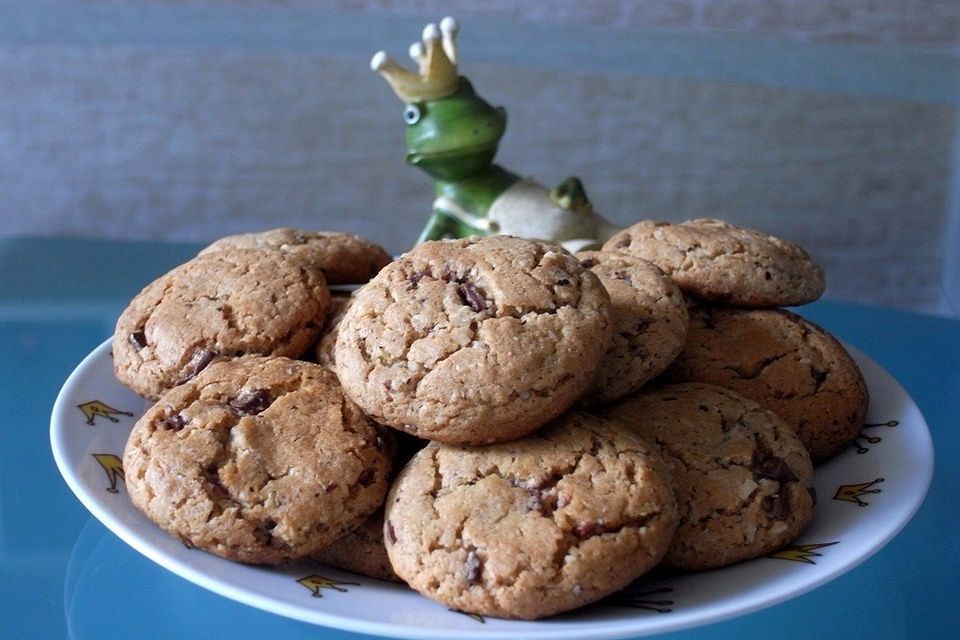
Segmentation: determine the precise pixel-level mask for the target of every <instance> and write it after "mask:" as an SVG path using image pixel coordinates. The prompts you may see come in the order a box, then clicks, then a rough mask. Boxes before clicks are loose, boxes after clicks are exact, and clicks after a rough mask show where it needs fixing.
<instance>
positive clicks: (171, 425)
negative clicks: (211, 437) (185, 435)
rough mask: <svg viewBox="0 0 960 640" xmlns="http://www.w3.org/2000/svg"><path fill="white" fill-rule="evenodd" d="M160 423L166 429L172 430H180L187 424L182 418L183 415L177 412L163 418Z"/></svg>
mask: <svg viewBox="0 0 960 640" xmlns="http://www.w3.org/2000/svg"><path fill="white" fill-rule="evenodd" d="M160 424H162V425H163V426H164V428H166V429H170V430H172V431H180V430H181V429H183V428H184V427H185V426H186V425H187V421H186V420H184V419H183V416H182V415H180V414H179V413H178V414H176V415H172V416H169V417H167V418H164V419H163V420H162V421H161V422H160Z"/></svg>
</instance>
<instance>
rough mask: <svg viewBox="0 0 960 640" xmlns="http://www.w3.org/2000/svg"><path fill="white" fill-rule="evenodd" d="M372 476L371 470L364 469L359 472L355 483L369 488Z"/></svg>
mask: <svg viewBox="0 0 960 640" xmlns="http://www.w3.org/2000/svg"><path fill="white" fill-rule="evenodd" d="M373 476H374V473H373V469H364V470H363V471H361V472H360V475H359V476H357V482H359V483H360V484H361V485H363V486H365V487H368V486H370V483H371V482H372V481H373Z"/></svg>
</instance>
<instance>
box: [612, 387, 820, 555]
mask: <svg viewBox="0 0 960 640" xmlns="http://www.w3.org/2000/svg"><path fill="white" fill-rule="evenodd" d="M602 415H603V416H604V417H609V418H613V419H615V420H619V421H620V422H622V423H624V424H626V425H627V426H628V427H629V428H630V429H632V430H633V431H634V432H635V433H637V434H638V435H640V436H642V437H644V438H647V439H648V440H650V441H651V442H656V443H657V444H658V445H659V446H660V447H661V448H662V451H663V453H664V455H665V457H666V459H667V462H668V463H669V465H670V467H671V470H672V473H673V480H674V487H675V489H676V496H677V504H678V505H679V509H680V526H679V527H678V528H677V532H676V534H675V535H674V537H673V543H672V544H671V546H670V550H669V551H668V552H667V555H666V557H665V558H664V560H663V563H664V565H665V566H669V567H674V568H678V569H691V570H692V569H712V568H716V567H723V566H726V565H729V564H733V563H735V562H739V561H740V560H747V559H749V558H755V557H758V556H762V555H765V554H767V553H770V552H771V551H774V550H775V549H778V548H779V547H782V546H783V545H785V544H787V543H789V542H791V541H793V540H794V539H795V538H796V537H797V536H798V535H799V534H800V532H801V531H802V530H803V528H804V526H806V524H807V522H808V521H809V520H810V518H811V516H812V515H813V504H814V492H813V488H812V487H813V485H812V482H813V466H812V465H811V462H810V456H809V455H808V454H807V450H806V449H805V448H804V447H803V444H802V443H801V442H800V440H799V438H797V436H796V435H795V434H794V433H793V432H792V431H791V430H790V428H789V427H787V425H786V424H784V423H783V421H782V420H780V418H778V417H777V416H776V415H775V414H774V413H773V412H771V411H767V410H765V409H763V408H762V407H760V405H758V404H757V403H756V402H753V401H752V400H748V399H746V398H744V397H743V396H739V395H737V394H736V393H734V392H732V391H729V390H727V389H723V388H721V387H716V386H713V385H706V384H696V383H690V384H678V385H666V386H662V387H656V388H653V389H651V390H645V391H642V392H641V393H639V394H638V395H636V396H634V397H631V398H628V399H626V400H622V401H620V402H619V403H617V404H615V405H613V406H611V407H610V408H608V409H606V410H604V411H603V412H602Z"/></svg>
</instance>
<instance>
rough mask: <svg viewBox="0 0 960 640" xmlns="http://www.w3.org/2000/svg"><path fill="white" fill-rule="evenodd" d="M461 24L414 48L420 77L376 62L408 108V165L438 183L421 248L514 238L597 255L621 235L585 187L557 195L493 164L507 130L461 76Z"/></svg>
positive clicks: (568, 183)
mask: <svg viewBox="0 0 960 640" xmlns="http://www.w3.org/2000/svg"><path fill="white" fill-rule="evenodd" d="M456 31H457V27H456V23H455V22H454V21H453V20H452V19H450V18H444V20H443V21H442V22H441V23H440V27H439V28H437V27H436V26H435V25H432V24H431V25H427V28H426V29H424V34H423V41H422V43H416V44H414V45H413V46H412V47H411V51H410V55H411V57H413V59H414V60H415V61H416V62H418V64H419V67H420V73H419V75H415V74H413V73H411V72H409V71H407V70H406V69H404V68H402V67H400V66H399V65H397V64H396V63H395V62H393V61H392V60H390V59H389V58H387V56H386V55H385V54H384V53H383V52H380V53H378V54H376V55H375V56H374V58H373V60H372V61H371V67H372V68H373V69H374V70H376V71H379V72H380V73H381V75H383V76H384V77H385V78H386V79H387V81H388V82H389V83H390V84H391V86H392V87H393V89H394V92H395V93H396V94H397V95H398V96H399V97H400V98H401V99H402V100H403V101H404V103H405V104H404V109H403V120H404V122H405V123H406V126H407V130H406V145H407V154H406V160H407V163H408V164H410V165H413V166H415V167H418V168H420V169H422V170H423V171H425V172H426V173H427V174H428V175H430V177H431V178H433V181H434V186H435V199H434V201H433V206H432V211H431V215H430V219H429V221H428V222H427V225H426V227H425V228H424V229H423V232H422V233H421V234H420V238H419V240H418V242H424V241H427V240H437V239H440V238H461V237H467V236H471V235H488V234H498V233H500V234H509V235H516V236H522V237H527V238H538V239H544V240H553V241H557V242H561V243H562V244H564V246H566V247H567V248H568V249H570V250H573V251H576V250H580V249H583V248H590V247H596V246H598V245H599V244H601V243H602V242H603V241H604V240H605V239H606V238H608V237H610V236H611V235H613V233H615V232H616V231H617V230H618V227H615V226H613V225H611V224H609V223H608V222H607V221H606V220H604V219H603V218H602V217H601V216H599V215H598V214H596V213H595V212H594V211H593V207H592V206H591V204H590V201H589V199H588V198H587V195H586V192H585V190H584V188H583V185H582V184H581V182H580V180H579V179H577V178H575V177H571V178H567V179H566V180H564V181H563V182H562V183H560V184H559V185H558V186H556V187H554V188H553V189H549V188H547V187H545V186H543V185H541V184H540V183H538V182H535V181H533V180H530V179H527V178H523V177H521V176H519V175H517V174H516V173H513V172H511V171H508V170H507V169H504V168H503V167H501V166H500V165H498V164H496V163H494V161H493V160H494V156H495V155H496V153H497V147H498V145H499V143H500V139H501V138H502V137H503V134H504V131H505V130H506V125H507V114H506V111H505V110H504V109H503V107H494V106H492V105H490V104H489V103H488V102H487V101H486V100H484V99H483V98H482V97H480V96H479V95H478V94H477V93H476V91H475V90H474V88H473V85H472V84H471V83H470V81H469V80H468V79H467V78H465V77H463V76H460V75H459V74H458V73H457V69H456V60H457V58H456V56H457V52H456V45H455V35H456Z"/></svg>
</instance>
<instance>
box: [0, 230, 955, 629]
mask: <svg viewBox="0 0 960 640" xmlns="http://www.w3.org/2000/svg"><path fill="white" fill-rule="evenodd" d="M197 249H198V247H197V246H196V245H187V244H162V243H138V242H122V243H121V242H110V241H99V240H96V241H95V240H82V241H81V240H14V241H0V367H2V368H0V398H2V400H3V406H4V410H3V411H2V412H0V637H3V638H17V639H20V638H62V637H66V636H69V637H72V638H78V639H80V638H160V637H163V638H173V637H176V638H183V639H189V638H203V639H204V640H209V639H210V638H220V637H225V636H227V637H238V638H249V637H272V638H293V637H297V638H303V637H307V638H347V639H351V638H363V637H364V636H358V635H355V634H347V633H343V632H340V631H337V630H330V629H324V628H321V627H314V626H311V625H307V624H303V623H299V622H295V621H292V620H288V619H285V618H281V617H278V616H275V615H272V614H269V613H264V612H262V611H259V610H256V609H253V608H250V607H247V606H244V605H241V604H238V603H235V602H233V601H230V600H227V599H225V598H223V597H221V596H218V595H215V594H212V593H210V592H207V591H205V590H203V589H201V588H200V587H197V586H194V585H193V584H191V583H189V582H187V581H185V580H183V579H181V578H179V577H177V576H175V575H174V574H172V573H170V572H168V571H166V570H164V569H161V568H159V567H158V566H156V565H154V564H153V563H152V562H150V561H149V560H147V559H146V558H144V557H142V556H140V555H139V554H138V553H137V552H136V551H134V550H133V549H131V548H129V547H128V546H127V545H126V544H124V543H123V542H121V541H120V540H119V539H118V538H117V537H115V536H114V535H113V534H112V533H110V532H109V531H107V530H106V529H105V528H104V527H103V526H102V525H100V524H99V522H97V521H96V520H94V519H93V518H92V517H91V516H90V515H89V514H88V513H87V512H86V511H85V510H84V508H83V507H82V506H81V505H80V503H79V502H78V501H77V499H76V498H74V496H73V494H72V493H70V491H69V489H68V488H67V486H66V484H65V483H64V482H63V480H62V479H61V478H60V474H59V473H58V471H57V469H56V466H55V465H54V462H53V458H52V455H51V453H50V445H49V439H48V429H49V415H50V409H51V407H52V405H53V401H54V398H55V397H56V394H57V392H58V390H59V389H60V386H61V384H62V383H63V381H64V380H65V379H66V377H67V375H68V374H69V373H70V371H71V370H72V369H73V368H74V366H75V365H76V364H77V363H78V362H79V361H80V359H81V358H82V357H83V356H85V355H86V354H87V353H88V352H90V351H91V350H92V349H93V348H94V347H95V346H96V345H98V344H99V343H100V342H102V341H103V340H104V339H105V338H107V337H108V336H109V335H111V333H112V330H113V323H114V320H115V318H116V316H117V314H119V312H120V311H121V310H122V309H123V307H124V306H125V304H126V302H127V301H128V300H129V299H130V298H131V297H132V296H133V295H134V294H136V293H137V291H139V290H140V288H142V287H143V285H145V284H146V283H147V282H149V281H150V280H152V279H153V278H154V277H156V276H158V275H160V274H161V273H163V272H164V271H166V270H168V269H169V268H171V267H172V266H174V265H176V264H179V263H180V262H183V261H184V260H186V259H188V258H189V257H191V256H192V255H194V253H195V252H196V250H197ZM802 312H803V314H804V315H805V316H807V317H808V318H810V319H812V320H814V321H815V322H817V323H819V324H821V325H822V326H824V327H826V328H827V329H828V330H830V331H831V332H833V333H834V334H835V335H837V336H839V337H840V338H842V339H844V340H846V341H848V342H849V343H851V344H853V345H854V346H856V347H858V348H859V349H861V350H862V351H864V352H866V353H867V354H869V355H871V356H872V357H873V358H874V359H875V360H877V361H878V362H879V363H880V364H881V365H882V366H883V367H885V368H886V369H887V370H888V371H890V372H891V373H892V374H893V375H894V376H895V377H896V378H897V379H898V380H899V381H900V382H901V383H902V384H903V385H904V387H906V389H907V390H908V391H909V393H910V394H911V395H912V396H913V398H914V399H915V400H916V402H917V404H918V405H919V406H920V409H921V410H922V411H923V413H924V415H925V417H926V419H927V421H928V423H929V425H930V430H931V432H932V434H933V441H934V447H935V450H936V456H937V465H936V470H935V473H934V478H933V485H932V487H931V490H930V493H929V495H928V497H927V499H926V502H925V503H924V505H923V506H922V507H921V509H920V511H919V513H918V514H917V515H916V517H915V518H914V519H913V521H911V522H910V524H909V525H907V527H906V528H905V529H904V530H903V532H901V533H900V535H899V536H897V538H895V539H894V540H893V541H892V542H891V543H890V544H889V545H888V546H886V547H885V548H884V549H883V550H882V551H880V552H879V553H878V554H877V555H875V556H874V557H872V558H871V559H870V560H868V561H867V562H865V563H864V564H863V565H861V566H859V567H858V568H856V569H855V570H853V571H851V572H850V573H848V574H846V575H844V576H842V577H841V578H839V579H837V580H835V581H833V582H831V583H829V584H827V585H825V586H823V587H821V588H819V589H816V590H815V591H813V592H811V593H808V594H806V595H804V596H801V597H799V598H796V599H794V600H790V601H788V602H786V603H783V604H780V605H777V606H775V607H771V608H769V609H766V610H763V611H760V612H758V613H754V614H752V615H748V616H744V617H741V618H737V619H734V620H730V621H727V622H722V623H718V624H714V625H711V626H708V627H703V628H700V629H694V630H690V631H686V632H678V633H673V634H669V636H668V637H670V638H672V639H673V638H675V639H676V640H680V639H682V638H700V637H711V638H804V639H806V640H814V639H817V638H824V639H828V638H829V639H830V640H833V639H835V638H838V637H846V638H870V639H871V640H882V639H887V638H912V637H923V638H948V637H949V638H955V637H958V636H960V607H958V596H957V580H958V579H960V551H958V541H960V518H958V516H957V513H956V511H955V509H956V508H957V507H958V506H960V466H958V464H957V462H956V461H957V460H958V459H960V439H958V438H957V435H956V431H957V428H958V427H960V321H956V320H948V319H942V318H935V317H929V316H923V315H918V314H913V313H905V312H901V311H894V310H890V309H880V308H873V307H866V306H860V305H852V304H846V303H841V302H836V301H829V300H827V301H821V302H817V303H815V304H812V305H809V306H807V307H804V308H803V310H802Z"/></svg>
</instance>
